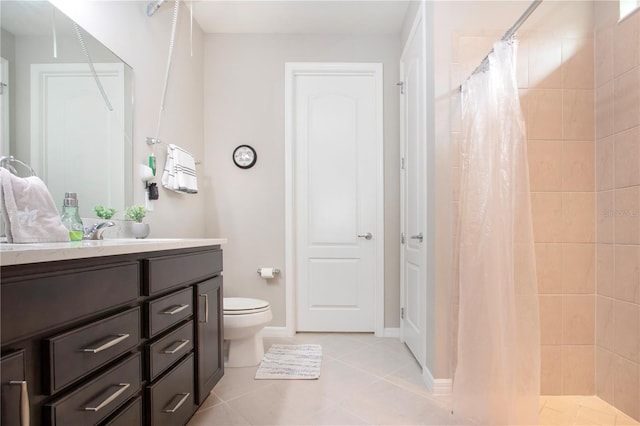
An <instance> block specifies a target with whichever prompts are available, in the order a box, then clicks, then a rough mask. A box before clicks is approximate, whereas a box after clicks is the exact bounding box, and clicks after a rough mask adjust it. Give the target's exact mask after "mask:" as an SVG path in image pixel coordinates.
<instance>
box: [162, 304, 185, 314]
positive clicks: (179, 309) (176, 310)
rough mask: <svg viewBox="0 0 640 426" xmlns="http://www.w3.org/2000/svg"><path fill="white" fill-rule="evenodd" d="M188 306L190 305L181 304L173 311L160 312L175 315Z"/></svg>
mask: <svg viewBox="0 0 640 426" xmlns="http://www.w3.org/2000/svg"><path fill="white" fill-rule="evenodd" d="M188 307H189V305H180V306H178V307H177V308H175V309H174V310H172V311H162V312H160V313H161V314H162V315H175V314H177V313H178V312H182V311H184V310H185V309H187V308H188Z"/></svg>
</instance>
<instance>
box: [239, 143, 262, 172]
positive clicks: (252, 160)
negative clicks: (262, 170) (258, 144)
mask: <svg viewBox="0 0 640 426" xmlns="http://www.w3.org/2000/svg"><path fill="white" fill-rule="evenodd" d="M257 160H258V154H256V150H255V149H253V148H252V147H251V146H249V145H240V146H238V147H237V148H236V149H234V150H233V162H234V163H235V164H236V166H238V167H240V168H241V169H250V168H251V167H253V166H254V165H255V164H256V161H257Z"/></svg>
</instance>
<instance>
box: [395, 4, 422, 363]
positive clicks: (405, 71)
mask: <svg viewBox="0 0 640 426" xmlns="http://www.w3.org/2000/svg"><path fill="white" fill-rule="evenodd" d="M418 16H421V15H420V14H419V15H418ZM424 67H425V61H424V30H423V26H422V22H421V19H420V18H419V19H418V20H417V22H416V23H415V24H414V27H413V31H412V33H411V35H410V36H409V39H408V41H407V44H406V46H405V49H404V51H403V54H402V56H401V58H400V76H401V78H402V85H401V95H400V96H401V99H400V104H401V108H400V112H401V134H402V144H401V146H402V153H401V155H402V163H403V164H402V170H401V172H402V178H401V185H402V188H401V191H402V202H401V204H402V207H401V210H402V211H401V214H402V219H401V226H402V231H401V232H402V234H403V244H402V246H401V247H402V248H401V320H400V329H401V337H402V339H403V340H404V342H405V343H406V344H407V346H408V347H409V349H410V350H411V352H413V354H414V356H415V357H416V359H417V360H418V362H419V363H420V364H421V365H423V366H424V363H425V361H424V360H425V352H426V347H425V346H426V339H425V335H424V333H425V328H426V312H425V309H426V300H425V297H426V261H427V256H426V246H427V245H426V242H425V241H424V236H425V231H426V219H427V215H426V133H425V117H426V112H425V96H424V95H425V78H424V76H425V74H424V72H425V68H424Z"/></svg>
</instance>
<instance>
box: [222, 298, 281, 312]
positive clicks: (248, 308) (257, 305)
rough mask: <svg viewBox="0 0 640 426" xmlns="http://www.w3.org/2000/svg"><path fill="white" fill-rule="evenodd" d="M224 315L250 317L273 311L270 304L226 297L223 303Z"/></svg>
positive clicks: (262, 301) (255, 300)
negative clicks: (250, 315)
mask: <svg viewBox="0 0 640 426" xmlns="http://www.w3.org/2000/svg"><path fill="white" fill-rule="evenodd" d="M222 305H223V310H224V315H249V314H257V313H260V312H266V311H268V310H269V309H271V306H269V302H266V301H264V300H260V299H250V298H247V297H225V298H224V299H223V301H222Z"/></svg>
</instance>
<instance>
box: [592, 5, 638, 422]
mask: <svg viewBox="0 0 640 426" xmlns="http://www.w3.org/2000/svg"><path fill="white" fill-rule="evenodd" d="M615 7H616V3H614V2H610V3H605V2H602V3H601V4H600V9H601V10H600V11H599V12H600V15H606V16H610V18H609V19H608V20H607V21H608V22H604V24H602V25H598V27H597V28H596V34H595V87H596V191H597V210H596V211H597V297H596V352H595V362H596V365H595V371H596V393H597V395H598V396H599V397H600V398H602V399H604V400H605V401H607V402H609V403H611V404H612V405H614V406H615V407H616V408H618V409H620V410H622V411H624V412H625V413H627V414H628V415H630V416H631V417H633V418H635V419H638V420H640V13H635V14H634V15H632V16H630V17H629V18H627V19H625V20H623V21H622V22H620V23H618V22H617V19H616V18H617V16H616V15H617V14H616V13H615ZM612 8H613V9H614V10H611V9H612Z"/></svg>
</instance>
